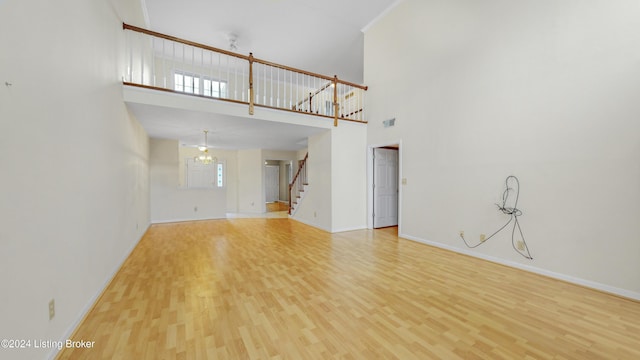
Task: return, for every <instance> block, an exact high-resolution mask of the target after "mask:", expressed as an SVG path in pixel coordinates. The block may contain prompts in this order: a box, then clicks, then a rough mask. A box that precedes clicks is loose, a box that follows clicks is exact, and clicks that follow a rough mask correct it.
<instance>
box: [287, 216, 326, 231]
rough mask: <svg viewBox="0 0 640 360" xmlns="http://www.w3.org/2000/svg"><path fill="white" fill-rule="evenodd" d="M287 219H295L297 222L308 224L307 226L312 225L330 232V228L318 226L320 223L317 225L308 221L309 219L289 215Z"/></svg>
mask: <svg viewBox="0 0 640 360" xmlns="http://www.w3.org/2000/svg"><path fill="white" fill-rule="evenodd" d="M289 219H291V220H295V221H297V222H299V223H303V224H305V225H309V226H311V227H314V228H316V229H320V230H323V231H326V232H328V233H330V232H331V229H328V228H325V227H323V226H320V225H318V224H315V223H312V222H310V221H306V220H302V219H298V218H295V217H293V216H289Z"/></svg>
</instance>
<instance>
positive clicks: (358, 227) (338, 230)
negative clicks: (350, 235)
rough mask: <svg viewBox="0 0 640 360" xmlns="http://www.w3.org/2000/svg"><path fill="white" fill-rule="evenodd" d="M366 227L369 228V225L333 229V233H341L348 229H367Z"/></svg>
mask: <svg viewBox="0 0 640 360" xmlns="http://www.w3.org/2000/svg"><path fill="white" fill-rule="evenodd" d="M366 229H367V226H366V225H362V226H355V227H347V228H339V229H333V230H332V231H331V232H332V233H341V232H347V231H356V230H366Z"/></svg>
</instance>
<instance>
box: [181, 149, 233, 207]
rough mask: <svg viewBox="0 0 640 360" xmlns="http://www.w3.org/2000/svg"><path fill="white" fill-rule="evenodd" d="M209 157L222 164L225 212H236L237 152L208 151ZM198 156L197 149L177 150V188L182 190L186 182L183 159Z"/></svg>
mask: <svg viewBox="0 0 640 360" xmlns="http://www.w3.org/2000/svg"><path fill="white" fill-rule="evenodd" d="M209 153H210V154H211V156H214V157H216V158H217V159H218V161H221V162H223V163H224V175H223V176H224V179H223V181H224V189H221V190H224V191H225V192H226V194H227V199H226V205H225V206H226V209H225V211H226V212H237V211H238V209H237V206H238V180H237V177H238V152H237V151H236V150H223V149H215V148H212V149H209ZM199 154H200V151H199V150H198V149H197V148H193V147H184V146H180V147H179V148H178V157H179V158H178V162H179V164H178V167H179V171H178V172H179V175H180V181H179V183H178V186H179V187H181V188H183V187H184V186H185V180H186V176H185V175H186V171H184V170H185V167H186V162H185V159H187V158H193V157H194V156H197V155H199Z"/></svg>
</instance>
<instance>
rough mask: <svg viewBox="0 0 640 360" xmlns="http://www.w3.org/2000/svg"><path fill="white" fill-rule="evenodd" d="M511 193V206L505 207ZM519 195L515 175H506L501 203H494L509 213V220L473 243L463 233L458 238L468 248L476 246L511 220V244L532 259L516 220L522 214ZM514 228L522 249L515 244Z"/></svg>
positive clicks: (518, 182) (499, 208) (492, 235)
mask: <svg viewBox="0 0 640 360" xmlns="http://www.w3.org/2000/svg"><path fill="white" fill-rule="evenodd" d="M514 186H515V189H514ZM511 194H515V201H514V203H513V207H507V201H508V199H509V196H510V195H511ZM519 197H520V181H519V180H518V178H517V177H515V176H513V175H509V176H507V178H506V180H505V190H504V192H503V193H502V204H496V206H497V207H498V210H499V211H500V212H502V213H503V214H505V215H509V220H508V221H507V223H506V224H504V225H503V226H502V227H501V228H499V229H498V230H496V231H495V232H494V233H493V234H491V235H490V236H489V237H488V238H486V239H485V240H483V241H481V242H479V243H478V244H475V245H469V243H467V240H466V239H465V238H464V235H463V234H460V238H462V241H464V244H465V245H466V246H467V247H468V248H471V249H473V248H476V247H478V246H480V245H482V244H484V243H485V242H487V241H488V240H489V239H491V238H492V237H494V236H495V235H496V234H497V233H499V232H500V231H502V230H503V229H504V228H506V227H507V226H508V225H509V224H510V223H511V222H513V228H512V230H511V246H512V247H513V249H514V250H515V251H516V252H517V253H518V254H520V255H522V256H523V257H525V258H526V259H529V260H533V257H531V252H530V251H529V246H527V242H526V241H525V240H524V235H523V234H522V228H521V227H520V222H519V221H518V217H519V216H522V211H521V210H520V209H518V199H519ZM516 229H518V233H520V238H521V239H522V249H518V247H517V246H516V237H515V235H516Z"/></svg>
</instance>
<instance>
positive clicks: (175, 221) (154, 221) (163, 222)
mask: <svg viewBox="0 0 640 360" xmlns="http://www.w3.org/2000/svg"><path fill="white" fill-rule="evenodd" d="M226 218H227V215H226V214H225V215H224V216H221V217H211V218H204V219H167V220H151V225H153V224H170V223H178V222H187V221H206V220H220V219H226Z"/></svg>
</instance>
